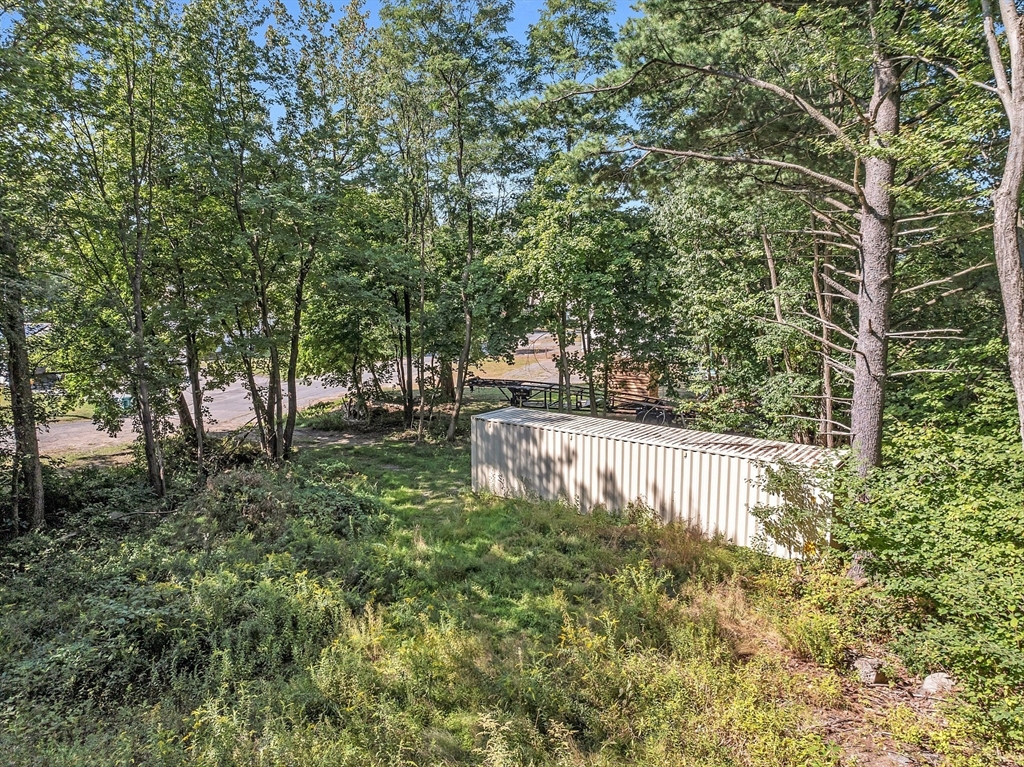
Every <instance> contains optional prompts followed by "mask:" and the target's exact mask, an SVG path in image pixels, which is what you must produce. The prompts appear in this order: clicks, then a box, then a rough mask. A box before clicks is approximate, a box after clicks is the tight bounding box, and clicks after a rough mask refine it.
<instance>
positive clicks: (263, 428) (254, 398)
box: [242, 354, 271, 455]
mask: <svg viewBox="0 0 1024 767" xmlns="http://www.w3.org/2000/svg"><path fill="white" fill-rule="evenodd" d="M242 367H243V368H244V369H245V383H246V388H247V389H248V390H249V399H250V401H251V402H252V412H253V415H254V416H255V417H256V433H257V434H259V437H260V447H261V448H263V452H264V453H266V454H268V455H269V454H270V452H271V448H270V431H269V430H268V427H267V420H268V419H267V411H266V407H264V404H263V399H262V397H261V396H260V390H259V387H258V386H257V385H256V375H255V372H254V371H253V367H252V360H251V359H249V356H248V355H247V354H245V355H243V356H242ZM268 396H269V395H268Z"/></svg>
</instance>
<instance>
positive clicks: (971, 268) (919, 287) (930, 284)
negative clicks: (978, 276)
mask: <svg viewBox="0 0 1024 767" xmlns="http://www.w3.org/2000/svg"><path fill="white" fill-rule="evenodd" d="M993 263H994V262H992V261H982V262H981V263H978V264H975V265H974V266H969V267H967V268H966V269H962V270H960V271H959V272H957V273H956V274H951V275H949V276H948V277H943V278H941V279H938V280H929V281H928V282H922V283H921V284H920V285H914V286H913V287H911V288H904V289H903V290H897V291H896V295H898V296H902V295H905V294H906V293H913V292H914V291H915V290H924V289H925V288H930V287H933V286H934V285H946V284H948V283H950V282H952V281H953V280H955V279H956V278H957V277H963V276H964V275H965V274H970V273H971V272H976V271H978V270H979V269H985V268H986V267H989V266H992V265H993Z"/></svg>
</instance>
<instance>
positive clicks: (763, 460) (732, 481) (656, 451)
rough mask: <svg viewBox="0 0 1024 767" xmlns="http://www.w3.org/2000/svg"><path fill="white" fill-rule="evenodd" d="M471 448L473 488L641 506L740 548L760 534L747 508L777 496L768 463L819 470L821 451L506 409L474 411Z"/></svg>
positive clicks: (586, 505) (777, 550) (778, 549)
mask: <svg viewBox="0 0 1024 767" xmlns="http://www.w3.org/2000/svg"><path fill="white" fill-rule="evenodd" d="M472 454H473V489H474V490H476V491H485V492H491V493H494V494H496V495H501V496H510V497H520V496H522V497H533V498H540V499H546V500H559V499H561V500H565V501H567V502H569V503H571V504H573V505H575V506H577V507H578V508H579V509H580V511H589V510H591V509H593V508H594V507H595V506H599V505H600V506H603V507H605V508H607V509H608V510H610V511H617V510H621V509H623V508H624V507H626V506H627V505H628V504H630V503H632V502H640V503H643V504H646V505H647V506H649V507H650V508H651V509H653V510H654V511H655V512H656V513H657V514H658V515H659V516H660V518H661V520H662V521H663V522H680V523H685V524H688V525H690V526H693V527H696V528H698V529H699V530H701V531H702V532H703V533H705V534H706V535H709V536H714V535H722V536H724V537H725V538H726V539H728V540H729V541H731V542H732V543H736V544H738V545H741V546H754V545H755V543H756V542H757V539H758V538H759V537H760V538H763V532H762V529H761V525H760V522H759V521H758V520H757V518H755V517H754V516H753V515H751V514H750V509H751V508H752V507H754V506H759V505H779V504H780V503H781V502H782V499H781V498H778V497H776V496H772V495H769V494H768V493H767V492H765V490H764V489H763V487H762V484H763V478H764V471H765V465H778V463H779V462H780V461H786V462H789V463H791V464H796V465H799V466H816V465H817V464H819V463H820V462H821V461H822V460H824V459H825V458H826V456H827V452H826V451H825V450H823V449H822V448H820V447H816V446H813V445H797V444H792V443H788V442H775V441H771V440H765V439H755V438H753V437H745V436H739V435H732V434H713V433H709V432H701V431H693V430H691V429H680V428H677V427H672V426H655V425H649V424H643V423H636V422H630V421H619V420H613V419H608V418H592V417H587V416H578V415H570V414H568V413H557V412H551V411H541V410H526V409H521V408H511V407H510V408H503V409H500V410H495V411H493V412H490V413H485V414H483V415H478V416H474V417H473V426H472ZM762 547H763V545H762ZM767 548H768V550H769V551H771V553H773V554H776V555H778V556H791V555H792V552H789V551H787V550H786V549H785V548H784V547H782V546H779V545H777V544H775V543H774V542H772V541H769V542H768V544H767Z"/></svg>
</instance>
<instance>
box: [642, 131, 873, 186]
mask: <svg viewBox="0 0 1024 767" xmlns="http://www.w3.org/2000/svg"><path fill="white" fill-rule="evenodd" d="M631 148H632V149H639V150H640V151H642V152H647V153H648V154H665V155H669V156H670V157H681V158H686V159H692V160H704V161H705V162H717V163H721V164H723V165H737V164H740V165H763V166H766V167H769V168H778V169H780V170H790V171H793V172H794V173H799V174H801V175H804V176H807V177H808V178H813V179H814V180H816V181H820V182H822V183H823V184H828V185H829V186H831V187H833V188H834V189H838V190H839V191H841V192H845V193H846V194H850V195H853V196H857V189H856V188H855V187H854V186H853V185H852V184H847V183H846V182H845V181H840V180H839V179H837V178H833V177H832V176H829V175H826V174H824V173H818V172H817V171H814V170H811V169H810V168H806V167H804V166H803V165H797V164H796V163H792V162H783V161H781V160H770V159H767V158H763V157H744V156H742V155H728V156H726V155H712V154H704V153H703V152H690V151H685V150H681V149H666V148H663V147H652V146H643V145H641V144H633V145H632V147H631Z"/></svg>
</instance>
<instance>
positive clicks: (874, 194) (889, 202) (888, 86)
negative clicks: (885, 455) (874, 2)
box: [850, 54, 900, 474]
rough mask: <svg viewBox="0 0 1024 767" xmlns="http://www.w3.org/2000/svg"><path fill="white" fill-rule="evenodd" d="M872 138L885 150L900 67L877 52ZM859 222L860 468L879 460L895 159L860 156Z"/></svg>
mask: <svg viewBox="0 0 1024 767" xmlns="http://www.w3.org/2000/svg"><path fill="white" fill-rule="evenodd" d="M874 81H875V85H874V92H873V94H872V97H871V104H870V107H869V114H871V115H874V123H873V135H872V136H871V143H872V145H873V146H874V147H877V148H878V149H880V150H884V149H885V148H886V147H888V146H889V145H890V143H891V141H892V139H893V138H894V137H895V136H896V134H897V132H898V131H899V124H900V70H899V67H898V65H897V64H896V63H895V62H893V61H892V60H890V59H888V58H886V57H885V56H884V55H882V54H878V55H877V58H876V61H875V64H874ZM863 162H864V186H863V191H862V204H861V221H860V241H861V242H860V245H861V247H860V261H861V263H860V272H861V281H860V290H859V294H858V296H857V313H858V327H857V352H856V362H855V363H854V375H853V409H852V415H851V422H850V431H851V432H852V438H853V450H854V453H855V455H856V460H857V464H858V468H859V471H860V472H861V473H862V474H866V473H867V471H868V470H869V469H870V468H871V467H873V466H879V465H880V464H881V462H882V415H883V411H884V409H885V385H886V375H887V366H888V351H889V309H890V306H891V303H892V294H893V274H892V237H893V206H894V199H893V193H892V185H893V179H894V178H895V174H896V161H895V159H891V158H887V157H884V156H878V155H874V156H870V157H865V158H864V160H863Z"/></svg>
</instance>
